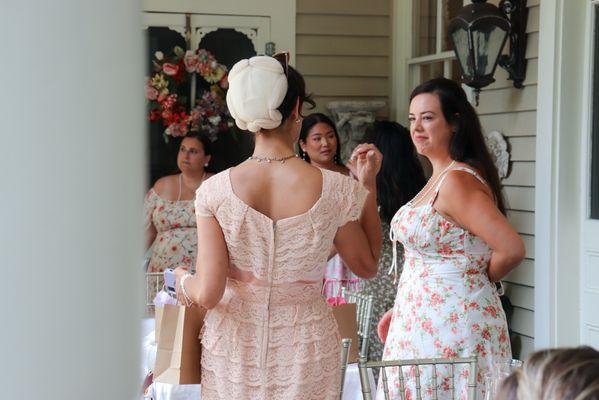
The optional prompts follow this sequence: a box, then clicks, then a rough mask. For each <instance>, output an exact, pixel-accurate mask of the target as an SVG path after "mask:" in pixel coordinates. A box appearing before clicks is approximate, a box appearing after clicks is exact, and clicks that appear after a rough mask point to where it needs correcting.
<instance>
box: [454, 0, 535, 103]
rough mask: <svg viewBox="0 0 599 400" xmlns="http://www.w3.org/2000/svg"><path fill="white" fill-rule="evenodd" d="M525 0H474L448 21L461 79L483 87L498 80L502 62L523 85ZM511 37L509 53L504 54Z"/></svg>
mask: <svg viewBox="0 0 599 400" xmlns="http://www.w3.org/2000/svg"><path fill="white" fill-rule="evenodd" d="M527 18H528V8H527V7H526V0H501V1H500V2H499V7H497V6H495V5H493V4H488V3H487V2H486V0H472V4H469V5H467V6H465V7H464V8H462V10H461V11H460V13H459V14H458V15H457V16H456V17H455V18H453V19H452V20H451V21H450V22H449V26H448V35H449V39H450V42H451V44H452V46H453V50H454V51H455V54H456V57H457V59H458V64H459V65H460V69H461V72H462V82H463V83H465V84H466V85H468V86H470V87H472V88H474V91H475V95H476V104H477V105H478V97H479V93H480V89H481V88H483V87H485V86H487V85H489V84H491V83H493V82H495V79H494V78H493V74H494V73H495V68H497V64H499V65H500V66H501V67H502V68H504V69H505V70H506V71H508V73H509V75H510V76H509V78H508V79H511V80H513V81H514V86H515V87H517V88H522V82H523V81H524V78H525V75H526V58H525V53H526V20H527ZM508 38H509V55H502V54H501V53H502V50H503V47H504V46H505V42H506V41H507V39H508Z"/></svg>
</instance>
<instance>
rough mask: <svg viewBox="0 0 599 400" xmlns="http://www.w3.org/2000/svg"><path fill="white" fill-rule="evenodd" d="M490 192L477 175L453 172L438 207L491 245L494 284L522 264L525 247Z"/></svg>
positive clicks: (443, 190)
mask: <svg viewBox="0 0 599 400" xmlns="http://www.w3.org/2000/svg"><path fill="white" fill-rule="evenodd" d="M487 190H488V189H487V188H486V187H485V186H484V185H483V184H482V183H481V182H479V181H478V180H477V179H476V178H475V177H474V176H472V175H470V174H468V173H465V172H460V171H453V172H450V173H448V175H447V177H446V178H445V182H444V183H443V186H442V187H441V190H440V192H439V197H438V198H437V201H436V202H435V205H434V207H435V209H436V210H437V211H438V212H440V213H441V214H442V215H444V216H446V217H448V219H450V220H452V221H454V222H455V223H457V224H458V225H459V226H461V227H462V228H464V229H467V230H468V231H470V232H471V233H472V234H474V235H476V236H478V237H479V238H481V239H482V240H483V241H484V242H485V243H487V245H488V246H489V247H490V248H491V250H492V251H493V253H492V256H491V261H490V263H489V268H488V271H487V273H488V275H489V279H490V280H491V282H497V281H499V280H500V279H502V278H503V277H504V276H506V275H507V274H508V273H509V272H510V271H511V270H513V269H514V268H516V267H517V266H518V265H519V264H520V262H521V261H522V259H523V258H524V254H525V248H524V242H523V241H522V238H521V237H520V236H519V235H518V233H517V232H516V231H515V230H514V228H512V226H511V225H510V223H509V222H508V220H507V218H506V217H505V216H504V215H503V214H502V213H501V212H500V211H499V209H498V208H497V207H496V205H495V203H494V201H493V199H492V197H491V195H490V194H489V193H488V191H487Z"/></svg>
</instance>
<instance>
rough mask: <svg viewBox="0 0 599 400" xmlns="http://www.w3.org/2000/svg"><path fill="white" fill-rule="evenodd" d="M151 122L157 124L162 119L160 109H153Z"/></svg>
mask: <svg viewBox="0 0 599 400" xmlns="http://www.w3.org/2000/svg"><path fill="white" fill-rule="evenodd" d="M149 118H150V122H156V121H158V120H159V119H160V110H159V109H158V108H153V109H152V111H150V116H149Z"/></svg>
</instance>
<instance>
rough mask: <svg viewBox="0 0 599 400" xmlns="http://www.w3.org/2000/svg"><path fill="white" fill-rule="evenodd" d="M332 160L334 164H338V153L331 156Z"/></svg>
mask: <svg viewBox="0 0 599 400" xmlns="http://www.w3.org/2000/svg"><path fill="white" fill-rule="evenodd" d="M333 161H334V162H335V164H339V154H337V153H335V157H333Z"/></svg>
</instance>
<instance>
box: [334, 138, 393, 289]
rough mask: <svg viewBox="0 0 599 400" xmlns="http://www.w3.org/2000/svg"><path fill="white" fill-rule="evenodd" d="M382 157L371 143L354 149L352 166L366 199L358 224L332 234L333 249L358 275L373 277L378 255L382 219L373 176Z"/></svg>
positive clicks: (355, 222) (349, 224)
mask: <svg viewBox="0 0 599 400" xmlns="http://www.w3.org/2000/svg"><path fill="white" fill-rule="evenodd" d="M382 158H383V156H382V154H381V153H380V152H379V151H378V149H377V148H376V147H375V146H374V145H372V144H362V145H360V146H358V147H356V149H355V150H354V153H353V156H352V159H353V161H352V164H354V166H355V170H356V172H357V177H358V180H359V181H360V183H362V184H363V185H364V187H365V188H366V190H368V196H367V197H366V201H365V203H364V206H363V208H362V213H361V215H360V218H359V220H358V221H352V222H348V223H347V224H345V225H344V226H342V227H340V228H339V230H338V231H337V234H336V235H335V240H334V243H335V247H336V248H337V251H338V252H339V255H340V256H341V258H342V259H343V261H344V262H345V263H346V264H347V265H348V266H349V268H350V269H351V270H352V271H353V272H354V273H355V274H356V275H358V276H361V277H363V278H372V277H374V276H376V273H377V269H378V260H379V256H380V254H381V241H382V232H381V219H380V217H379V213H378V211H377V203H376V175H377V173H378V171H379V170H380V167H381V162H382Z"/></svg>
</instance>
